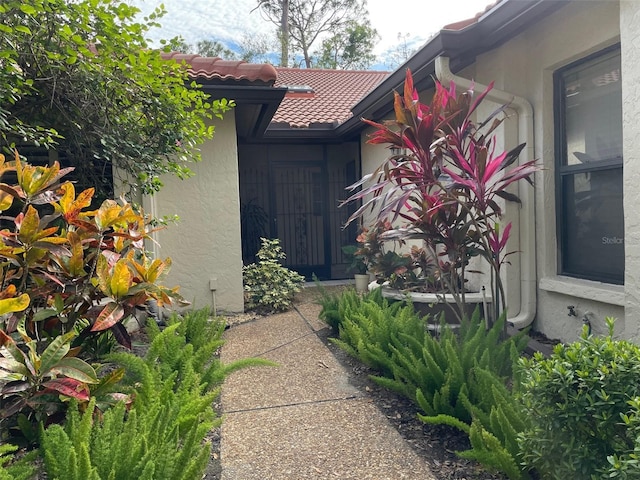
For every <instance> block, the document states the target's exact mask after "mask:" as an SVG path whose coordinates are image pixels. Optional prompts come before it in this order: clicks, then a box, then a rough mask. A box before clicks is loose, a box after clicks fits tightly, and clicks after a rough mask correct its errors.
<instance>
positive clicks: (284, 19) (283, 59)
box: [280, 0, 289, 67]
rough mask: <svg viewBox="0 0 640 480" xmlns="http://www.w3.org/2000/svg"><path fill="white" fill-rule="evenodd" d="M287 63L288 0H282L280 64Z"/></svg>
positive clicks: (285, 65)
mask: <svg viewBox="0 0 640 480" xmlns="http://www.w3.org/2000/svg"><path fill="white" fill-rule="evenodd" d="M288 64H289V0H282V16H281V17H280V66H281V67H287V66H288Z"/></svg>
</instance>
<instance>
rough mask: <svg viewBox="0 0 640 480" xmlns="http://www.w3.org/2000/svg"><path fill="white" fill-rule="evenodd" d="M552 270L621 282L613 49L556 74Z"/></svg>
mask: <svg viewBox="0 0 640 480" xmlns="http://www.w3.org/2000/svg"><path fill="white" fill-rule="evenodd" d="M554 85H555V122H556V124H555V125H556V173H557V175H556V205H557V220H558V222H557V226H558V253H559V273H560V274H563V275H569V276H573V277H578V278H584V279H589V280H597V281H603V282H607V283H615V284H622V283H623V282H624V215H623V207H622V88H621V72H620V48H619V46H617V47H613V48H609V49H607V50H605V51H603V52H599V53H597V54H595V55H591V56H589V57H587V58H585V59H582V60H580V61H578V62H574V63H572V64H571V65H568V66H566V67H564V68H562V69H560V70H558V71H556V72H555V75H554Z"/></svg>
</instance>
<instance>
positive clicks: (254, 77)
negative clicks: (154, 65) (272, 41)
mask: <svg viewBox="0 0 640 480" xmlns="http://www.w3.org/2000/svg"><path fill="white" fill-rule="evenodd" d="M162 57H163V58H165V59H167V60H169V59H173V60H176V61H178V62H180V61H183V60H184V61H185V62H186V63H187V64H188V65H190V68H189V74H190V75H192V76H193V78H195V79H205V80H223V81H243V80H244V81H248V82H252V83H253V82H259V83H261V84H267V85H273V83H274V82H275V80H276V77H277V73H276V69H275V68H274V67H273V65H269V64H268V63H260V64H258V63H247V62H243V61H235V60H233V61H232V60H222V59H221V58H218V57H202V56H200V55H193V54H185V53H178V52H171V53H163V54H162Z"/></svg>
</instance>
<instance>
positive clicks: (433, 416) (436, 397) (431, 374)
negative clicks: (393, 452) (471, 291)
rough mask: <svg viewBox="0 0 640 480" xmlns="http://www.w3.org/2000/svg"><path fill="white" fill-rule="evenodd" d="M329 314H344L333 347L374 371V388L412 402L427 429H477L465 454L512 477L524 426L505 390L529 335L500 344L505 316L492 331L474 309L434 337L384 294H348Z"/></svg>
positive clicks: (410, 310) (422, 322) (410, 309)
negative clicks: (443, 426) (436, 426)
mask: <svg viewBox="0 0 640 480" xmlns="http://www.w3.org/2000/svg"><path fill="white" fill-rule="evenodd" d="M330 308H331V312H333V313H331V315H333V314H334V313H335V311H336V310H337V312H338V315H339V322H337V323H338V333H339V338H338V339H335V340H334V342H335V344H336V345H338V346H340V347H341V348H342V349H344V350H345V351H346V352H348V353H349V354H350V355H353V356H354V357H356V358H358V359H359V360H360V361H362V362H363V363H365V364H367V365H369V366H371V367H372V368H374V369H376V370H377V371H378V372H379V374H378V375H373V376H372V379H373V380H374V381H375V382H376V383H378V384H379V385H381V386H383V387H385V388H388V389H390V390H393V391H395V392H398V393H400V394H402V395H404V396H406V397H407V398H409V399H411V400H412V401H413V402H415V403H416V405H417V406H418V408H419V409H420V413H419V418H420V419H422V420H423V421H424V422H426V423H434V424H438V423H443V424H446V425H450V426H454V427H456V428H459V429H460V430H462V431H464V432H466V433H468V434H471V429H472V426H473V425H475V427H474V430H473V431H474V442H475V443H473V442H472V449H471V450H470V451H469V452H465V455H467V456H468V457H469V458H472V457H473V458H476V459H477V460H479V461H481V462H482V463H484V464H486V465H487V466H490V467H493V468H498V469H503V470H504V471H505V472H507V473H508V474H509V475H512V476H513V475H516V474H515V473H514V471H515V472H519V470H518V463H519V457H518V450H517V441H516V438H517V435H518V433H519V432H521V431H522V429H523V428H524V425H525V421H524V416H523V414H522V413H521V412H520V411H518V410H517V409H516V408H515V407H514V406H513V405H514V399H513V397H512V395H511V392H510V391H509V390H508V389H507V387H506V386H505V385H506V382H507V380H508V379H511V378H512V377H513V365H514V361H515V360H516V359H517V358H518V356H519V353H520V352H521V351H523V350H524V348H525V346H526V344H527V340H528V339H527V337H526V333H525V332H522V333H519V334H518V335H516V336H515V337H512V338H510V339H508V340H506V341H505V340H502V333H503V331H504V325H505V322H506V316H505V315H503V316H502V317H501V318H500V319H498V321H496V322H495V323H494V324H493V326H492V327H491V328H490V329H487V328H486V327H485V323H484V321H483V320H482V319H481V318H480V314H479V310H476V312H474V314H473V315H472V317H471V318H463V319H462V322H461V325H460V328H459V330H458V331H457V332H456V331H454V330H452V329H451V328H450V327H449V326H448V325H446V324H444V323H441V328H440V333H439V336H437V337H436V336H432V335H431V334H429V332H428V331H427V330H426V328H425V326H426V324H425V319H424V318H421V317H420V316H419V315H418V314H417V313H416V312H415V311H414V309H413V307H412V305H411V304H407V303H404V302H396V303H389V302H388V301H387V300H385V299H383V298H382V297H381V294H380V293H379V292H377V293H371V294H367V295H364V296H362V297H360V296H358V295H356V294H355V293H350V292H348V293H345V294H344V295H343V296H342V297H340V299H339V300H338V302H337V305H336V304H335V303H332V304H331V305H330ZM514 466H515V470H514ZM518 475H520V473H518ZM513 478H520V477H517V476H514V477H513Z"/></svg>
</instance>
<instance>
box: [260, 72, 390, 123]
mask: <svg viewBox="0 0 640 480" xmlns="http://www.w3.org/2000/svg"><path fill="white" fill-rule="evenodd" d="M276 71H277V73H278V78H277V80H276V83H275V86H276V87H284V86H288V87H291V86H302V85H308V86H310V87H312V89H313V93H305V92H299V93H296V92H292V91H290V92H289V93H287V94H286V95H285V97H284V99H283V100H282V103H280V107H279V108H278V110H277V112H276V114H275V115H274V117H273V120H272V122H273V123H281V124H282V123H284V124H287V125H289V126H290V127H293V128H308V127H309V126H310V125H312V124H314V123H320V124H331V125H337V124H340V123H342V122H344V121H345V120H347V119H349V118H350V117H351V115H352V114H351V107H353V106H354V105H355V104H356V103H357V102H358V101H359V100H360V99H362V97H364V96H365V95H366V94H367V93H369V92H370V91H371V90H373V89H374V88H375V87H376V86H377V85H378V84H379V83H380V82H382V80H384V79H385V78H386V77H387V76H388V75H389V73H388V72H379V71H354V70H319V69H304V68H279V67H276Z"/></svg>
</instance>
